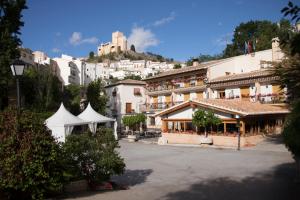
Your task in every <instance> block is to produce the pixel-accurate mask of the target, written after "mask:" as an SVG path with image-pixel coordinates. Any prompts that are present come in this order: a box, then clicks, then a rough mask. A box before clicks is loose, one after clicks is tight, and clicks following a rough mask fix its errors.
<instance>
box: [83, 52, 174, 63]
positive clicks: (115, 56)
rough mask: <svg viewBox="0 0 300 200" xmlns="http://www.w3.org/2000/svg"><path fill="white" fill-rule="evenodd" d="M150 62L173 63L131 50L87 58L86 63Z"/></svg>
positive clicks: (167, 59) (169, 60) (149, 53)
mask: <svg viewBox="0 0 300 200" xmlns="http://www.w3.org/2000/svg"><path fill="white" fill-rule="evenodd" d="M124 59H129V60H150V61H154V62H174V60H173V58H165V57H163V56H161V55H158V54H154V53H151V52H147V53H138V52H134V51H131V50H128V51H123V52H120V53H110V54H107V55H102V56H94V57H90V58H88V59H87V60H86V61H87V62H107V61H119V60H124Z"/></svg>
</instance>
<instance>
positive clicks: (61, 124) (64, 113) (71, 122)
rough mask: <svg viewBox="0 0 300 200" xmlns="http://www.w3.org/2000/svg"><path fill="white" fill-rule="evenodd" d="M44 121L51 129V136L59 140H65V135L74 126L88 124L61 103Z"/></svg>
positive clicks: (69, 132)
mask: <svg viewBox="0 0 300 200" xmlns="http://www.w3.org/2000/svg"><path fill="white" fill-rule="evenodd" d="M45 123H46V126H47V127H48V128H49V129H50V130H51V131H52V135H53V137H54V138H55V139H56V140H57V141H59V142H65V139H66V136H68V135H69V134H71V132H72V130H73V128H74V126H76V125H83V124H88V122H86V121H84V120H82V119H80V118H78V117H76V116H75V115H73V114H71V113H70V112H69V111H68V110H67V109H66V108H65V107H64V105H63V103H62V104H61V105H60V107H59V109H58V111H56V113H54V114H53V115H52V116H51V117H49V118H48V119H46V121H45Z"/></svg>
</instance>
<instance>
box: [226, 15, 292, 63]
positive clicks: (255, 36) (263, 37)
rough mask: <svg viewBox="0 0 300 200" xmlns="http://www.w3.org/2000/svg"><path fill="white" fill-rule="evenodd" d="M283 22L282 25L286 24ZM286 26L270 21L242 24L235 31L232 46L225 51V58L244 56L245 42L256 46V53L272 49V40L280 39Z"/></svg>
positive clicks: (228, 46)
mask: <svg viewBox="0 0 300 200" xmlns="http://www.w3.org/2000/svg"><path fill="white" fill-rule="evenodd" d="M285 23H286V20H282V21H281V22H280V25H281V24H285ZM285 28H286V26H278V25H277V24H276V23H272V22H270V21H266V20H264V21H249V22H247V23H241V24H240V25H238V26H237V27H236V28H235V30H234V35H233V39H232V44H228V45H227V46H226V48H225V50H224V51H223V57H224V58H227V57H232V56H238V55H242V54H244V50H245V42H248V41H251V42H252V43H254V44H255V51H262V50H266V49H271V47H272V43H271V41H272V39H273V38H275V37H278V36H279V34H280V32H285V31H288V30H285Z"/></svg>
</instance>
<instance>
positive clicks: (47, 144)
mask: <svg viewBox="0 0 300 200" xmlns="http://www.w3.org/2000/svg"><path fill="white" fill-rule="evenodd" d="M18 121H19V123H17V117H16V111H15V110H13V109H9V110H6V111H3V112H2V113H0V174H1V179H0V190H2V191H3V192H4V193H6V194H7V196H8V197H9V198H11V199H43V198H44V196H45V194H47V193H50V192H56V191H59V190H60V189H61V188H62V186H63V179H62V178H63V163H62V154H61V149H60V146H59V145H58V144H57V143H56V142H55V140H54V138H53V137H52V136H51V133H50V132H49V131H47V130H46V128H45V126H44V125H43V121H42V120H41V118H40V117H39V116H37V115H35V114H34V113H32V112H28V111H23V112H22V113H21V115H20V117H19V120H18ZM17 124H18V126H17Z"/></svg>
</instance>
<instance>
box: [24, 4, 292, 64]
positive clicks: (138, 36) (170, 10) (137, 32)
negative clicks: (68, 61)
mask: <svg viewBox="0 0 300 200" xmlns="http://www.w3.org/2000/svg"><path fill="white" fill-rule="evenodd" d="M287 2H288V1H287V0H209V1H200V0H198V1H197V0H176V1H175V0H151V1H150V0H148V1H146V0H126V1H125V0H111V1H109V0H28V2H27V5H28V9H27V10H25V11H24V12H23V15H24V16H23V20H24V22H25V26H24V27H23V28H22V30H21V32H22V35H21V39H22V41H23V46H24V47H28V48H31V49H32V50H41V51H44V52H46V53H47V54H48V55H49V56H50V57H57V56H60V55H61V54H62V53H64V54H68V55H71V56H74V57H82V56H87V55H88V53H89V52H90V51H96V49H97V45H98V44H99V43H101V42H108V41H111V33H112V32H113V31H116V30H119V31H121V32H123V33H124V34H125V35H126V36H127V38H128V39H129V42H130V43H134V44H136V48H137V49H139V50H140V51H150V52H154V53H158V54H161V55H163V56H165V57H170V58H174V59H175V60H179V61H185V60H187V59H188V58H189V57H191V56H197V55H199V54H200V53H201V54H217V53H221V52H222V50H223V49H224V47H225V45H226V41H227V42H228V43H229V42H230V40H231V39H232V33H233V31H234V28H235V27H236V26H237V25H239V24H240V23H241V22H247V21H249V20H270V21H273V22H277V21H279V20H280V19H281V18H282V14H281V13H280V10H281V9H282V8H283V7H284V6H285V5H286V4H287Z"/></svg>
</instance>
